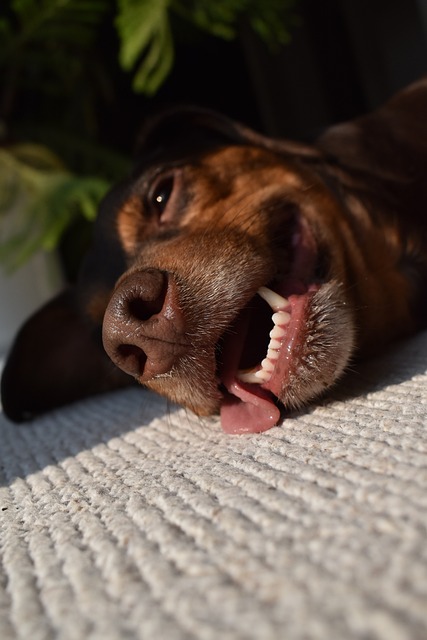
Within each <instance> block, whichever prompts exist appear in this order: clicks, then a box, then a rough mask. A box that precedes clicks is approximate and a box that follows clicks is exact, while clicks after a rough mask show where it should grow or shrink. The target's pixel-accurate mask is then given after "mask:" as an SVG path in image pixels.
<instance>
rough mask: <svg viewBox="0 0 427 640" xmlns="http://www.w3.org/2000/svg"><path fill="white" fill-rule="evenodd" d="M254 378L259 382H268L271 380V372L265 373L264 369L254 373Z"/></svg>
mask: <svg viewBox="0 0 427 640" xmlns="http://www.w3.org/2000/svg"><path fill="white" fill-rule="evenodd" d="M255 377H256V378H258V380H260V381H261V382H268V380H270V378H271V372H270V371H265V369H259V370H258V371H257V372H256V373H255Z"/></svg>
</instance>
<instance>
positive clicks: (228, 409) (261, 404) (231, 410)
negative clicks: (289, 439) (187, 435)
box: [221, 311, 280, 433]
mask: <svg viewBox="0 0 427 640" xmlns="http://www.w3.org/2000/svg"><path fill="white" fill-rule="evenodd" d="M247 328H248V313H247V311H246V312H243V313H242V314H241V316H240V318H239V320H238V321H237V323H236V325H235V331H234V332H233V335H230V336H229V339H228V342H227V345H226V348H225V349H224V352H225V354H226V358H225V360H224V363H223V371H222V376H221V377H222V383H223V384H224V386H225V387H226V389H227V391H228V394H227V395H226V397H225V398H224V400H223V402H222V405H221V425H222V428H223V430H224V431H225V432H226V433H259V432H261V431H266V430H267V429H271V427H274V425H275V424H277V422H278V421H279V418H280V410H279V409H278V407H277V406H276V405H275V404H274V402H273V400H272V397H271V394H270V393H269V392H268V391H265V390H264V389H262V388H261V387H260V386H258V385H252V384H251V385H249V384H246V383H244V382H241V381H240V380H238V379H237V377H236V373H237V368H238V365H239V360H240V357H241V353H242V349H243V343H244V341H245V338H246V333H247Z"/></svg>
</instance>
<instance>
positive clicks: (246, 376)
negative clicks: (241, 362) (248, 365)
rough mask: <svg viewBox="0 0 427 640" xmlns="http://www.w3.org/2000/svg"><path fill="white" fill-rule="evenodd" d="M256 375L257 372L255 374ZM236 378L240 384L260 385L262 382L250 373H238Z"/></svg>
mask: <svg viewBox="0 0 427 640" xmlns="http://www.w3.org/2000/svg"><path fill="white" fill-rule="evenodd" d="M257 373H258V372H257ZM237 377H238V378H239V380H241V381H242V382H249V383H250V384H262V383H263V382H264V380H262V379H261V378H260V377H259V376H257V375H256V373H253V372H252V371H238V372H237Z"/></svg>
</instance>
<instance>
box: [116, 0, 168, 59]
mask: <svg viewBox="0 0 427 640" xmlns="http://www.w3.org/2000/svg"><path fill="white" fill-rule="evenodd" d="M168 6H169V0H155V1H154V2H153V0H119V13H118V15H117V18H116V27H117V31H118V33H119V37H120V41H121V45H120V63H121V65H122V66H123V68H124V69H127V70H129V69H131V68H132V67H133V65H134V64H135V63H136V62H137V60H138V58H139V57H140V56H141V55H142V53H143V52H144V51H145V49H146V48H147V47H149V46H150V44H151V43H152V40H153V38H154V39H155V38H156V35H157V34H158V33H159V32H160V31H161V29H162V23H163V22H164V21H165V20H167V9H168Z"/></svg>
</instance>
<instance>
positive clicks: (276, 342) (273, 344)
mask: <svg viewBox="0 0 427 640" xmlns="http://www.w3.org/2000/svg"><path fill="white" fill-rule="evenodd" d="M281 346H282V343H281V342H280V340H275V339H274V338H272V339H271V340H270V343H269V345H268V350H269V351H270V349H273V350H274V349H277V350H279V349H280V347H281ZM267 355H268V353H267ZM269 357H270V356H269ZM276 357H277V356H276Z"/></svg>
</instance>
